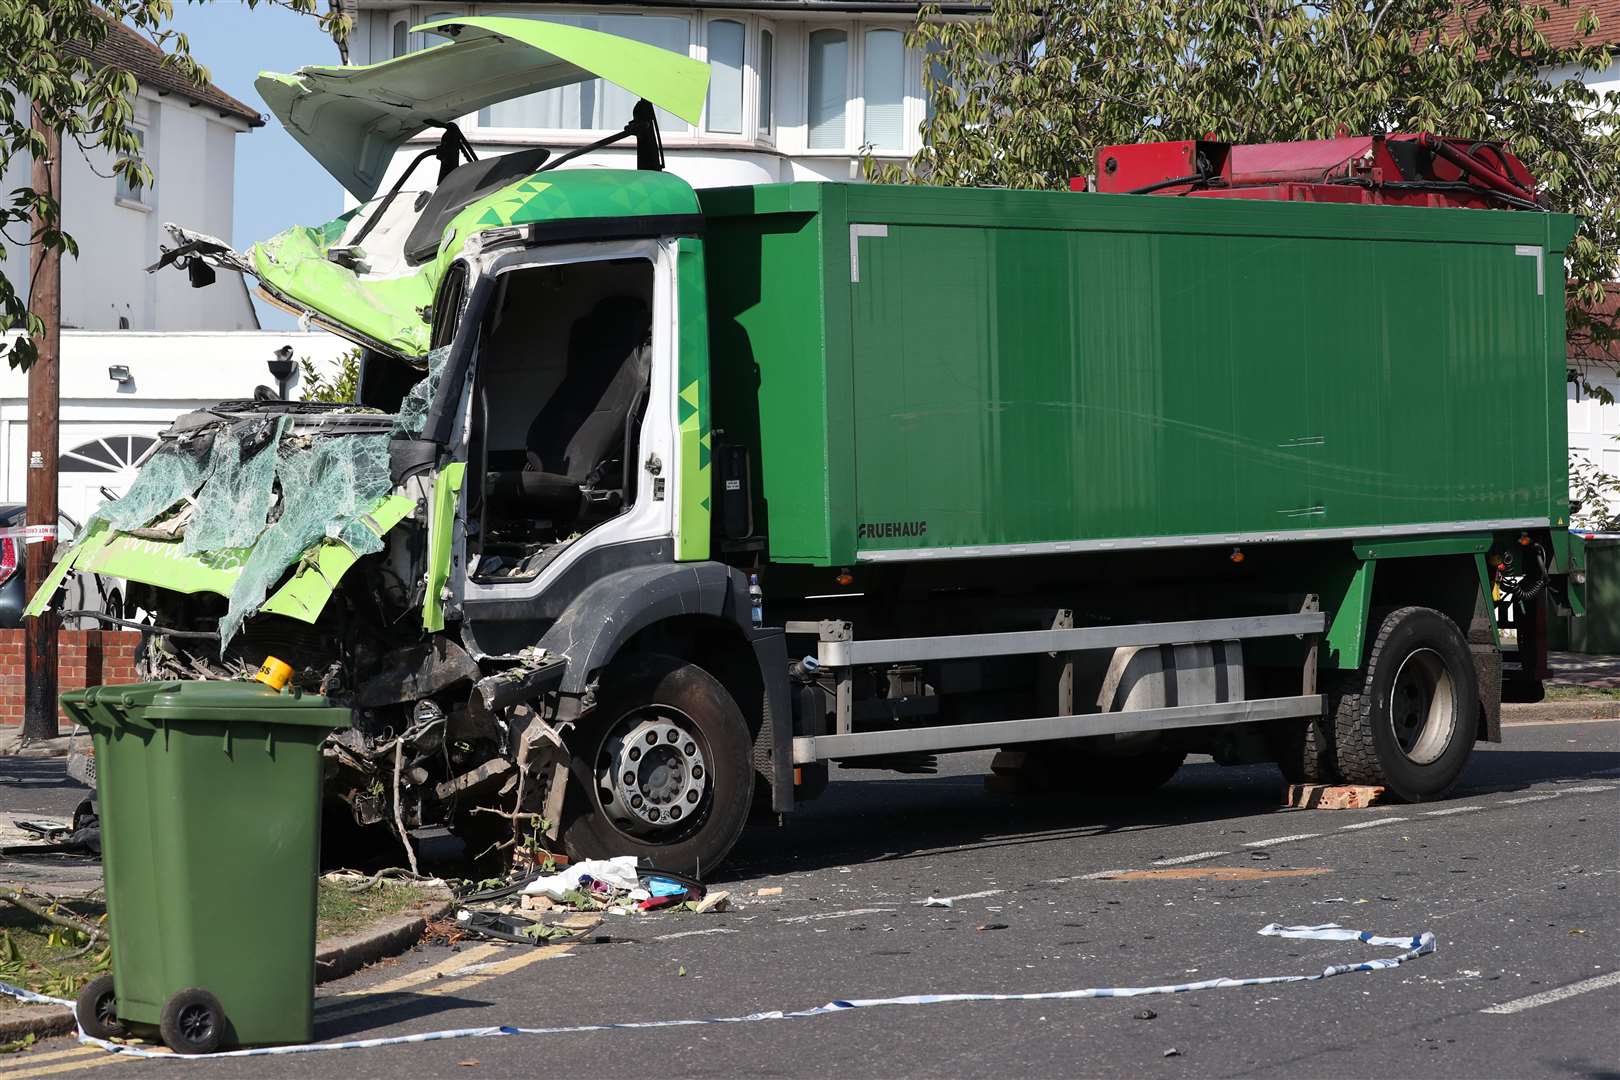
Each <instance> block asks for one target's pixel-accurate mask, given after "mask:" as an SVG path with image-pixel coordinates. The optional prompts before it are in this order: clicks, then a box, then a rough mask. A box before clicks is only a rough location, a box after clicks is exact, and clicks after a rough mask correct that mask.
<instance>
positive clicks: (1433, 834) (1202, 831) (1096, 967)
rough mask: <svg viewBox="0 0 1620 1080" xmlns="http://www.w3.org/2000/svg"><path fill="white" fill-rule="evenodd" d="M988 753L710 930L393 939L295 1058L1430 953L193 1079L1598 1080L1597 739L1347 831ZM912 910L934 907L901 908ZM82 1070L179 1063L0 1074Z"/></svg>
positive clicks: (1615, 745)
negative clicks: (1099, 795) (1013, 786)
mask: <svg viewBox="0 0 1620 1080" xmlns="http://www.w3.org/2000/svg"><path fill="white" fill-rule="evenodd" d="M987 761H988V755H982V754H974V755H960V756H957V757H955V758H946V759H943V762H942V771H941V774H940V775H939V776H936V777H901V778H897V777H894V776H892V775H891V774H883V773H870V772H853V771H846V772H843V773H841V774H837V775H838V778H839V779H840V780H842V781H843V782H841V783H837V784H835V785H834V787H833V788H832V789H831V790H830V791H829V793H828V795H827V796H826V797H825V798H824V799H823V800H822V801H821V802H819V803H817V804H815V805H814V806H813V807H811V808H810V809H808V810H807V811H806V812H804V813H803V814H802V815H800V816H797V817H796V818H795V819H793V820H792V821H791V822H790V824H789V825H788V826H787V827H784V828H780V829H761V830H758V831H754V832H751V833H750V834H749V835H747V836H746V837H745V838H744V841H743V844H742V845H741V847H740V849H739V851H738V852H737V854H736V857H735V858H734V860H733V862H732V864H731V866H730V867H729V869H728V871H727V874H726V877H727V880H725V881H722V882H720V883H718V884H717V886H716V887H720V888H726V889H728V890H730V891H731V892H732V894H733V896H734V897H736V898H738V899H739V901H740V903H739V904H738V906H736V907H734V908H733V910H732V911H730V912H728V913H725V914H719V915H704V916H697V915H690V914H671V915H663V916H642V917H638V918H623V917H609V918H607V919H606V920H605V921H604V922H603V923H602V924H601V926H600V927H598V928H597V929H596V931H595V934H596V935H598V936H601V937H603V938H604V940H601V941H593V942H592V943H588V944H578V945H573V946H566V945H565V946H551V947H545V948H539V949H533V948H527V947H524V948H519V949H510V950H509V949H505V948H501V947H497V946H489V945H479V944H476V943H464V944H462V945H461V946H460V947H459V950H458V951H453V950H451V949H449V948H446V947H443V946H424V947H420V948H418V949H417V950H415V951H414V952H412V953H410V954H408V955H407V956H405V957H402V958H399V959H398V960H395V961H392V962H389V963H385V964H382V965H378V966H377V967H374V968H372V969H370V970H369V971H366V972H363V973H361V974H359V975H357V976H354V977H352V978H350V979H348V980H344V981H342V982H339V983H335V984H332V985H330V986H327V987H323V988H322V990H321V997H322V1000H321V1001H320V1003H319V1004H318V1009H317V1017H318V1020H317V1037H318V1038H320V1039H323V1040H337V1039H355V1038H372V1037H377V1036H389V1035H402V1034H408V1033H413V1032H426V1031H432V1030H436V1029H446V1028H462V1027H473V1026H484V1025H501V1024H505V1025H519V1026H529V1027H568V1026H572V1025H584V1024H599V1023H603V1022H608V1021H643V1020H654V1019H670V1018H702V1017H726V1016H740V1015H745V1014H750V1013H756V1012H761V1011H766V1010H795V1009H802V1008H807V1007H811V1006H815V1005H819V1004H822V1003H824V1002H827V1001H830V1000H833V999H849V998H859V997H887V996H892V995H903V994H934V993H951V992H964V991H975V992H1027V991H1055V990H1069V989H1076V988H1082V987H1109V986H1145V985H1160V984H1173V983H1181V982H1187V981H1194V980H1202V979H1210V978H1214V977H1218V976H1230V977H1234V978H1246V977H1252V976H1265V975H1288V974H1309V973H1313V972H1320V971H1322V970H1323V969H1324V968H1325V967H1327V966H1329V965H1333V964H1340V963H1352V962H1356V961H1361V960H1367V959H1374V958H1380V957H1388V956H1393V955H1396V954H1397V953H1399V952H1400V950H1399V949H1394V948H1378V947H1372V946H1368V945H1363V944H1361V943H1358V942H1325V941H1301V940H1287V939H1279V938H1274V937H1262V936H1260V935H1259V934H1258V933H1257V931H1258V930H1259V929H1260V928H1261V927H1262V926H1265V925H1266V924H1268V923H1273V922H1276V923H1282V924H1319V923H1327V922H1339V923H1342V924H1343V925H1345V926H1349V927H1354V928H1357V929H1363V930H1369V931H1372V932H1374V933H1376V934H1386V935H1399V936H1410V935H1414V934H1417V933H1419V932H1420V931H1425V930H1428V931H1432V932H1433V933H1434V934H1435V936H1436V938H1437V940H1438V949H1437V951H1436V952H1435V953H1434V954H1432V955H1427V956H1421V957H1418V958H1416V959H1413V960H1410V961H1409V962H1407V963H1405V964H1403V965H1402V966H1400V967H1398V968H1392V969H1385V970H1379V971H1371V972H1361V973H1353V974H1346V975H1342V976H1338V977H1335V978H1329V979H1325V980H1320V981H1315V982H1301V983H1292V984H1274V985H1267V986H1258V987H1245V988H1224V989H1212V990H1204V991H1198V992H1193V993H1183V994H1176V995H1166V996H1156V997H1139V998H1132V999H1126V1000H1118V999H1115V1000H1109V999H1085V1000H1047V1001H1035V1002H995V1003H953V1004H940V1005H930V1006H920V1007H904V1006H896V1007H887V1008H871V1009H858V1010H852V1011H843V1012H839V1013H837V1014H835V1015H824V1016H818V1017H814V1018H810V1019H798V1020H768V1021H761V1022H757V1023H743V1024H727V1025H705V1026H680V1027H666V1028H659V1029H651V1030H648V1029H641V1030H598V1031H592V1032H576V1033H560V1034H551V1035H519V1036H512V1037H504V1038H481V1039H461V1040H453V1041H443V1042H428V1043H420V1044H412V1045H405V1046H392V1047H379V1048H372V1049H363V1050H349V1051H339V1052H335V1053H330V1054H305V1055H295V1056H287V1057H261V1058H251V1059H240V1060H234V1061H214V1062H208V1063H200V1062H199V1063H196V1064H194V1065H189V1066H187V1068H188V1069H194V1070H196V1075H198V1076H217V1077H235V1076H274V1077H324V1076H331V1075H345V1076H354V1077H369V1076H390V1077H403V1076H443V1075H449V1074H454V1075H457V1076H463V1075H467V1076H476V1075H495V1076H509V1075H512V1076H515V1075H526V1076H532V1075H539V1074H542V1073H545V1074H553V1075H554V1074H559V1073H567V1074H572V1075H583V1076H599V1077H600V1076H613V1077H621V1076H622V1077H641V1076H649V1077H650V1076H656V1077H658V1078H660V1080H665V1078H671V1077H683V1076H743V1075H747V1076H772V1075H783V1076H821V1075H834V1076H840V1077H865V1076H872V1077H891V1076H900V1075H924V1076H961V1075H976V1076H982V1075H990V1074H999V1075H1012V1076H1119V1075H1129V1076H1153V1077H1158V1076H1168V1077H1185V1076H1199V1077H1205V1076H1210V1077H1214V1076H1255V1077H1300V1076H1324V1077H1326V1076H1332V1077H1380V1078H1383V1077H1391V1076H1413V1077H1416V1076H1422V1077H1452V1076H1456V1077H1470V1078H1472V1077H1497V1076H1500V1077H1569V1076H1586V1077H1620V1023H1617V1022H1616V1021H1617V1017H1620V947H1617V946H1620V902H1617V884H1620V878H1617V874H1620V844H1617V836H1620V834H1617V831H1616V826H1617V824H1620V812H1617V811H1620V723H1616V722H1586V723H1556V724H1538V725H1523V726H1515V727H1511V728H1509V729H1508V732H1507V742H1506V743H1505V744H1504V745H1502V746H1493V747H1481V748H1480V750H1479V752H1478V753H1476V755H1475V756H1474V759H1473V762H1472V763H1471V765H1470V767H1469V771H1468V773H1467V774H1466V776H1465V778H1464V781H1463V783H1462V784H1461V785H1460V786H1459V788H1458V789H1457V791H1456V793H1455V795H1454V796H1453V797H1452V798H1451V799H1449V800H1448V801H1446V802H1444V803H1440V804H1434V805H1425V806H1403V805H1392V806H1387V807H1374V808H1372V809H1367V810H1335V811H1322V810H1313V811H1284V810H1280V809H1278V808H1277V802H1278V794H1279V788H1280V782H1279V780H1278V778H1277V775H1276V773H1275V772H1274V771H1273V770H1271V769H1269V768H1251V769H1221V768H1217V767H1215V766H1213V765H1211V764H1207V763H1205V764H1199V763H1196V762H1195V763H1192V764H1189V765H1188V766H1187V767H1185V768H1183V770H1182V771H1181V772H1180V773H1179V774H1178V776H1177V777H1176V779H1175V780H1174V781H1173V782H1172V783H1171V784H1170V785H1169V786H1168V787H1166V788H1165V789H1164V790H1163V791H1162V792H1161V793H1159V795H1158V796H1157V797H1155V798H1152V799H1144V800H1140V801H1134V802H1129V803H1115V804H1112V805H1100V804H1097V803H1092V802H1085V801H1078V800H1073V799H1066V798H1059V797H1051V796H1035V797H1030V796H1025V797H1009V796H1001V795H993V794H989V793H986V792H985V791H984V789H983V786H982V783H981V776H982V774H983V772H984V770H985V768H986V764H987ZM0 771H3V770H0ZM42 790H44V789H42ZM6 802H7V804H8V805H16V799H15V798H13V797H11V795H10V794H9V793H8V794H7V796H6ZM1110 871H1146V873H1143V874H1131V875H1127V876H1124V877H1121V876H1118V875H1115V874H1110V873H1109V872H1110ZM777 888H779V889H780V890H781V892H780V894H777V895H770V896H764V897H761V896H758V895H756V893H757V892H758V890H760V889H777ZM930 896H933V897H953V898H954V900H953V901H952V906H951V907H950V908H948V909H947V908H938V907H927V906H923V905H922V904H920V903H918V901H922V900H924V899H926V898H928V897H930ZM1150 1014H1151V1016H1150ZM108 1067H110V1068H112V1069H115V1070H119V1071H120V1072H127V1073H130V1074H135V1073H140V1074H143V1075H147V1074H149V1075H154V1076H155V1075H160V1074H163V1075H170V1074H173V1073H174V1072H175V1067H174V1064H173V1063H169V1062H135V1061H131V1060H128V1059H122V1058H117V1057H112V1056H109V1055H106V1054H103V1053H102V1052H101V1051H98V1050H95V1049H93V1048H86V1047H77V1046H75V1045H74V1044H73V1042H72V1041H71V1040H67V1039H56V1040H50V1041H47V1042H44V1043H42V1044H40V1045H39V1046H38V1047H36V1048H34V1049H32V1050H29V1051H27V1052H25V1053H22V1054H19V1055H17V1056H15V1057H12V1058H8V1059H5V1060H4V1061H3V1062H0V1080H20V1078H22V1077H29V1076H46V1075H55V1074H67V1073H75V1074H76V1073H78V1072H81V1071H84V1070H86V1069H90V1068H108ZM107 1075H109V1076H112V1075H116V1074H115V1073H108V1074H107ZM187 1075H191V1074H190V1073H189V1072H188V1074H187Z"/></svg>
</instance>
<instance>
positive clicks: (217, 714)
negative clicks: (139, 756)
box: [63, 679, 350, 728]
mask: <svg viewBox="0 0 1620 1080" xmlns="http://www.w3.org/2000/svg"><path fill="white" fill-rule="evenodd" d="M63 696H64V698H66V697H68V695H63ZM72 697H73V699H74V702H75V703H79V702H83V703H84V704H87V705H102V706H110V707H112V708H114V709H117V710H120V711H122V712H125V713H126V715H131V716H132V717H133V716H138V715H144V716H145V718H146V719H148V720H180V721H185V720H214V721H218V720H244V721H252V722H254V723H259V724H294V725H302V726H306V727H327V728H341V727H348V726H349V720H350V711H349V709H348V708H347V707H346V706H341V705H334V704H332V702H331V701H330V700H328V699H327V698H325V697H323V696H321V695H320V694H306V693H301V692H299V691H297V690H294V689H288V690H272V689H271V688H270V687H268V686H265V685H264V684H263V683H257V682H234V681H226V680H213V679H209V680H197V681H194V682H184V681H173V682H150V683H133V684H131V685H128V686H92V687H90V688H88V689H86V690H81V691H77V692H75V693H74V694H73V695H72Z"/></svg>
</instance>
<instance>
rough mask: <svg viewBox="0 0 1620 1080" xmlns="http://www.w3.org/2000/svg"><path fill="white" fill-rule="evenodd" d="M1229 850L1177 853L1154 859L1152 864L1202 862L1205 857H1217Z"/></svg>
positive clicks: (1174, 864)
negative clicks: (1169, 857) (1190, 853)
mask: <svg viewBox="0 0 1620 1080" xmlns="http://www.w3.org/2000/svg"><path fill="white" fill-rule="evenodd" d="M1230 854H1231V852H1230V851H1200V852H1198V853H1197V854H1196V855H1177V856H1176V857H1175V858H1173V859H1154V860H1153V865H1154V866H1180V865H1181V864H1182V863H1190V862H1203V861H1204V860H1205V859H1218V858H1220V857H1221V856H1222V855H1230Z"/></svg>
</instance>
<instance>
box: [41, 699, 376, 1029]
mask: <svg viewBox="0 0 1620 1080" xmlns="http://www.w3.org/2000/svg"><path fill="white" fill-rule="evenodd" d="M62 705H63V708H64V709H66V711H67V712H68V714H69V715H70V716H72V717H73V719H74V720H76V721H78V722H79V723H81V724H83V725H84V726H85V727H87V728H89V729H90V731H91V734H92V736H93V738H94V740H95V749H96V788H97V793H98V795H99V798H100V803H101V808H100V809H101V851H102V866H103V871H104V874H105V876H106V888H107V912H108V923H109V936H110V938H111V942H112V968H113V973H112V975H111V976H110V977H109V976H103V977H102V978H101V979H97V980H96V981H95V982H93V983H91V984H90V985H89V986H87V987H86V988H85V991H84V992H83V993H82V994H80V996H79V1001H78V1008H77V1012H78V1017H79V1023H80V1026H81V1027H83V1029H84V1030H85V1031H86V1032H87V1033H88V1034H90V1035H94V1036H97V1037H99V1038H108V1037H117V1036H119V1035H122V1034H124V1033H126V1032H128V1031H130V1030H131V1029H141V1028H144V1029H147V1030H150V1029H152V1028H156V1029H157V1031H158V1033H159V1034H160V1035H161V1037H162V1039H163V1041H164V1043H166V1044H167V1045H168V1046H169V1048H170V1049H172V1050H175V1051H177V1052H179V1053H193V1054H199V1053H211V1052H213V1051H215V1050H218V1049H221V1048H223V1047H229V1046H259V1045H269V1044H278V1043H302V1042H309V1041H310V1040H311V1038H312V1037H313V1035H314V1016H313V1009H314V994H315V902H316V896H315V894H316V888H317V881H318V874H319V866H318V863H319V858H320V816H321V743H322V741H323V740H324V739H325V738H326V736H327V735H328V734H329V733H330V732H331V731H332V730H333V729H335V728H340V727H347V726H348V724H349V710H348V709H346V708H339V707H336V706H334V705H332V704H331V702H329V701H328V700H327V699H326V698H324V697H321V696H319V695H316V694H300V693H297V692H295V691H291V690H289V691H285V692H281V691H277V690H274V689H272V688H271V687H270V686H267V685H264V684H261V683H258V682H226V681H204V682H155V683H140V684H136V685H133V686H94V687H90V688H88V689H85V690H78V691H74V692H72V693H69V694H65V695H63V697H62Z"/></svg>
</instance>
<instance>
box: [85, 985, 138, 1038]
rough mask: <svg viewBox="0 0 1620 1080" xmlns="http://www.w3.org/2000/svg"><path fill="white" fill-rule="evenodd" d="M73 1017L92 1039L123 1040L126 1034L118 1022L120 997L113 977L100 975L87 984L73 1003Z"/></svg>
mask: <svg viewBox="0 0 1620 1080" xmlns="http://www.w3.org/2000/svg"><path fill="white" fill-rule="evenodd" d="M73 1015H74V1016H75V1017H77V1018H78V1021H79V1030H81V1031H83V1032H84V1033H85V1034H86V1035H88V1036H90V1037H91V1038H92V1039H122V1038H123V1037H124V1035H125V1034H126V1033H125V1031H124V1025H123V1024H120V1023H119V1022H118V997H117V995H116V994H115V993H114V992H113V977H112V976H111V975H98V976H96V977H95V978H94V979H91V980H90V981H89V982H88V983H86V984H85V987H84V989H83V990H80V991H79V997H78V999H77V1000H76V1001H74V1003H73Z"/></svg>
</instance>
